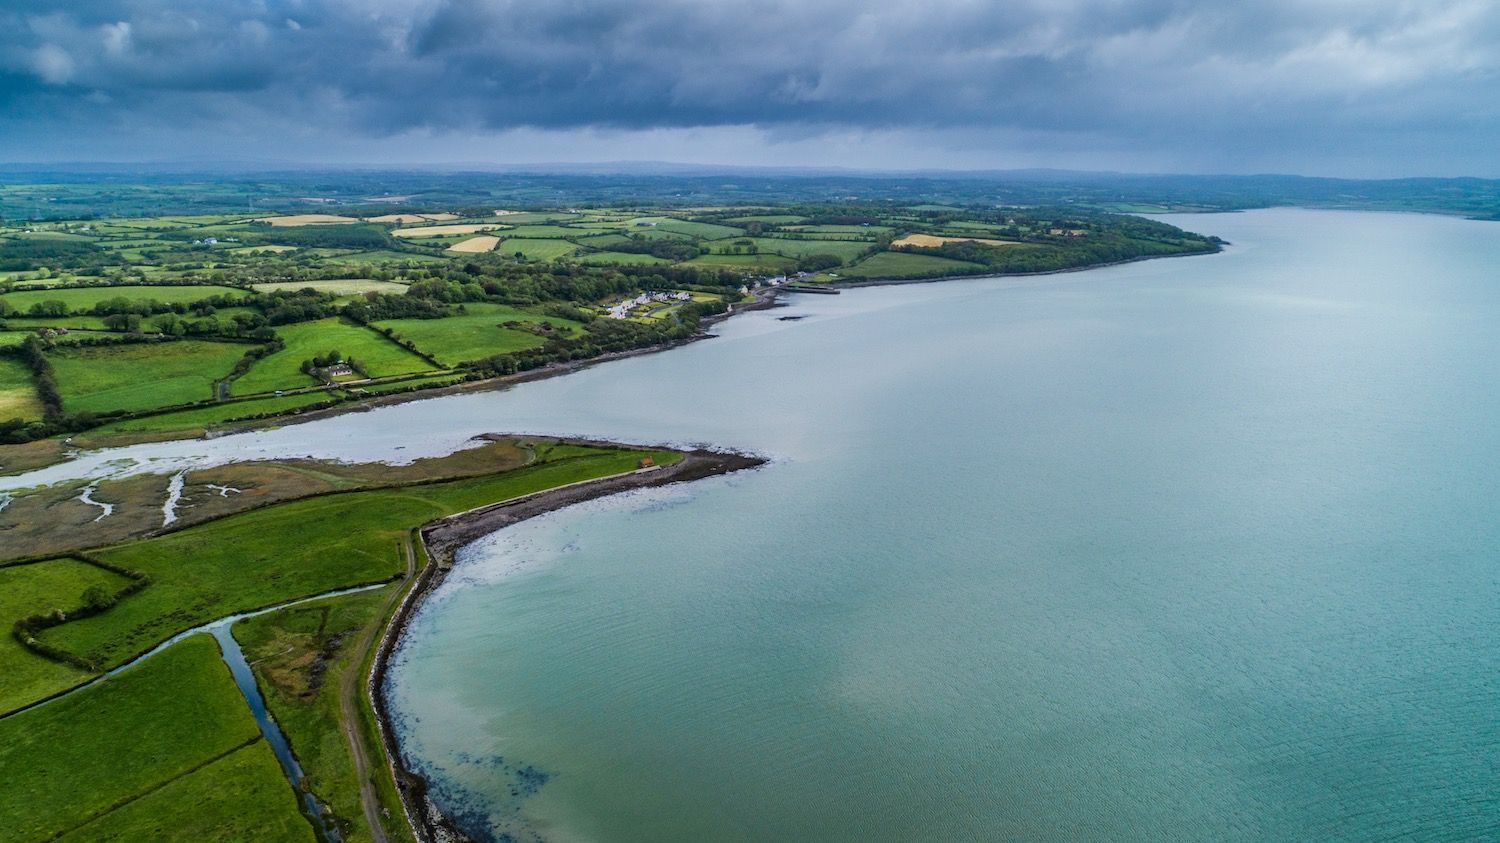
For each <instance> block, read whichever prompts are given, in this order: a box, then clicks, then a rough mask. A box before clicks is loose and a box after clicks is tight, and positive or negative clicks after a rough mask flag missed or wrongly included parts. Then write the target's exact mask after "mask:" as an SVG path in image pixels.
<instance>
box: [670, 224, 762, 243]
mask: <svg viewBox="0 0 1500 843" xmlns="http://www.w3.org/2000/svg"><path fill="white" fill-rule="evenodd" d="M656 228H657V230H659V231H670V232H672V233H673V234H686V235H687V236H689V237H697V238H701V239H703V240H723V239H725V238H727V237H742V236H744V234H745V230H744V229H743V228H731V227H730V226H727V225H715V224H714V223H710V222H688V221H686V220H666V221H665V222H659V223H657V224H656Z"/></svg>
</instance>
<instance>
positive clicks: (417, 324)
mask: <svg viewBox="0 0 1500 843" xmlns="http://www.w3.org/2000/svg"><path fill="white" fill-rule="evenodd" d="M465 308H466V309H467V311H468V312H467V313H465V314H463V315H459V316H449V317H447V318H446V319H392V320H390V321H387V322H379V323H377V325H378V327H381V328H390V329H392V330H394V331H395V332H396V334H397V335H398V336H401V337H404V338H405V339H407V340H410V341H411V342H412V343H414V344H416V346H417V348H420V349H422V350H423V351H424V352H426V353H427V354H430V355H432V356H433V357H434V358H436V359H437V360H440V361H442V362H443V363H444V364H445V365H448V366H455V365H458V364H459V363H462V362H464V361H466V360H480V359H483V358H485V357H489V356H491V355H494V354H504V353H507V352H511V351H522V350H524V349H528V348H536V347H537V346H540V345H542V343H544V342H545V340H544V339H543V338H542V337H540V336H538V335H536V334H533V333H530V332H528V331H520V330H516V329H513V328H502V327H500V326H501V324H502V323H505V322H512V321H518V322H541V323H546V324H549V325H552V326H554V327H556V328H558V329H560V330H565V331H572V330H576V329H577V328H578V323H576V322H570V321H568V320H566V319H557V318H554V317H550V316H539V315H537V314H535V313H527V312H526V311H523V310H517V309H516V308H513V307H508V306H506V305H500V304H483V303H482V304H470V305H466V306H465Z"/></svg>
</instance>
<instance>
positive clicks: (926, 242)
mask: <svg viewBox="0 0 1500 843" xmlns="http://www.w3.org/2000/svg"><path fill="white" fill-rule="evenodd" d="M944 243H982V244H984V245H986V246H1014V245H1016V242H1015V241H1014V240H986V239H984V238H983V237H939V236H937V235H935V234H908V235H906V236H905V237H903V238H901V239H900V240H892V241H891V245H892V246H918V247H920V248H924V249H931V248H934V247H937V246H941V245H943V244H944Z"/></svg>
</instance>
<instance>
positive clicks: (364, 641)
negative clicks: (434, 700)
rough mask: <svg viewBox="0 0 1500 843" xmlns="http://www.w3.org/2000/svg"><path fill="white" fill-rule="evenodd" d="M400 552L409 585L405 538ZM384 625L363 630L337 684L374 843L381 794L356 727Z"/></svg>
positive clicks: (410, 557)
mask: <svg viewBox="0 0 1500 843" xmlns="http://www.w3.org/2000/svg"><path fill="white" fill-rule="evenodd" d="M401 552H402V554H403V555H404V556H405V557H406V579H405V581H404V583H403V586H404V585H405V584H407V583H411V582H412V578H413V577H414V576H416V573H417V557H416V554H415V553H414V552H413V551H412V547H411V538H410V537H408V538H407V539H406V540H405V541H403V542H402V543H401ZM404 591H405V588H404V587H402V588H393V589H391V593H390V595H389V596H387V597H386V599H385V605H384V606H382V607H381V610H380V617H381V619H382V621H383V620H384V619H386V618H389V617H390V616H391V613H392V611H393V610H394V609H395V605H396V601H398V600H400V599H401V595H402V593H403V592H404ZM383 627H384V624H383V623H376V624H371V626H370V628H369V629H367V630H365V634H364V637H362V638H360V639H359V644H358V646H356V647H355V649H354V652H353V653H352V654H351V656H352V657H351V659H350V662H349V666H348V667H346V668H345V669H344V676H343V679H342V680H341V681H340V682H339V719H340V720H341V721H343V726H344V738H345V739H346V740H348V741H349V753H350V755H351V756H352V757H353V759H354V775H355V776H356V777H357V778H358V780H359V802H360V806H361V807H362V808H363V809H364V812H365V822H366V824H368V825H369V826H370V838H371V839H372V840H374V841H375V843H388V840H387V838H386V835H385V826H383V825H382V824H381V819H382V815H383V813H384V811H383V809H382V807H381V805H380V794H379V793H378V792H377V791H376V790H375V783H374V781H373V775H372V773H371V771H372V770H373V769H374V765H372V764H371V763H370V757H369V748H368V747H366V746H365V742H364V739H363V738H362V736H361V734H360V728H359V692H360V688H361V687H362V686H363V684H364V683H363V681H362V680H363V678H364V674H365V671H364V664H365V656H366V655H367V654H368V653H369V652H370V648H371V647H373V646H375V640H376V638H378V637H379V635H380V631H381V629H382V628H383Z"/></svg>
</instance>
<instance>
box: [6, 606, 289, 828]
mask: <svg viewBox="0 0 1500 843" xmlns="http://www.w3.org/2000/svg"><path fill="white" fill-rule="evenodd" d="M0 776H3V777H4V781H5V786H4V787H0V829H3V830H4V836H5V839H6V840H15V841H42V840H53V839H58V838H61V839H64V840H79V841H83V840H103V839H123V840H194V841H197V840H224V841H230V840H257V841H283V840H286V841H292V840H296V841H310V840H313V839H315V838H314V835H313V832H312V826H311V825H310V824H309V823H308V822H307V821H306V820H305V819H304V818H303V817H302V815H301V814H300V813H298V809H297V802H296V796H295V794H294V793H293V791H292V789H291V787H290V786H289V785H288V784H287V781H286V779H285V778H284V777H283V775H282V773H281V769H280V767H278V766H277V763H276V759H275V757H274V756H273V755H272V754H271V750H270V748H269V747H268V746H266V744H265V742H264V741H263V740H261V739H260V732H259V730H258V729H257V727H256V725H255V721H254V719H253V718H251V716H250V711H249V709H248V707H246V705H245V700H244V698H243V697H242V696H241V695H240V692H239V690H238V689H237V688H236V687H235V686H234V682H233V680H232V679H231V678H230V676H229V670H228V668H226V667H225V666H224V663H223V661H222V660H221V659H220V657H219V651H218V646H217V644H215V642H214V641H213V639H212V638H210V637H208V636H206V635H204V636H193V637H191V638H188V639H187V640H184V641H182V642H181V643H179V644H176V645H173V646H172V647H170V648H168V649H167V650H166V651H164V652H162V653H160V654H159V655H157V656H155V657H153V658H151V659H148V660H147V661H145V662H142V663H141V664H140V665H138V666H136V667H133V668H131V669H130V670H127V671H125V672H123V673H121V674H120V675H119V676H116V677H113V678H111V679H110V680H109V681H107V682H102V683H100V684H98V685H95V686H93V687H90V688H86V689H84V690H82V691H79V692H77V693H76V694H72V695H69V696H67V697H65V698H63V699H60V700H57V701H56V702H53V703H51V704H49V705H45V706H42V707H40V708H36V709H32V710H30V711H26V712H22V713H20V714H17V715H14V716H11V717H8V718H5V719H0Z"/></svg>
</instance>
